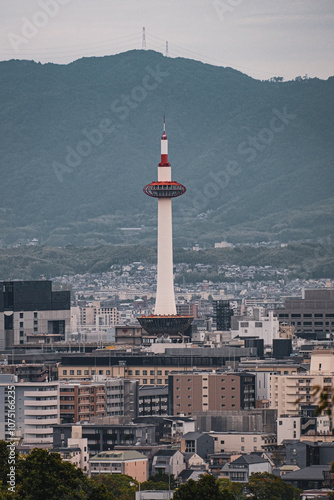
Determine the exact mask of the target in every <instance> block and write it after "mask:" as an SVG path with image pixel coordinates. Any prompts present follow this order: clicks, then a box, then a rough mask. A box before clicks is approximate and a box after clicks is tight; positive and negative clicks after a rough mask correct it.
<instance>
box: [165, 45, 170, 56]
mask: <svg viewBox="0 0 334 500" xmlns="http://www.w3.org/2000/svg"><path fill="white" fill-rule="evenodd" d="M165 56H166V57H169V54H168V42H166V51H165Z"/></svg>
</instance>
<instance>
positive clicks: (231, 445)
mask: <svg viewBox="0 0 334 500" xmlns="http://www.w3.org/2000/svg"><path fill="white" fill-rule="evenodd" d="M210 436H212V438H213V440H214V453H237V454H239V453H240V452H241V453H251V452H253V451H270V450H273V449H274V448H275V447H276V434H275V433H268V432H236V431H229V432H210Z"/></svg>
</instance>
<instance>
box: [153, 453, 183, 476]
mask: <svg viewBox="0 0 334 500" xmlns="http://www.w3.org/2000/svg"><path fill="white" fill-rule="evenodd" d="M185 468H186V464H185V461H184V456H183V455H182V453H181V452H180V451H179V450H171V449H163V450H159V451H158V452H157V453H156V454H155V455H154V457H153V462H152V474H153V475H154V474H158V473H159V472H161V473H164V474H168V475H170V474H173V475H174V477H177V476H178V475H179V474H180V472H181V471H183V470H184V469H185Z"/></svg>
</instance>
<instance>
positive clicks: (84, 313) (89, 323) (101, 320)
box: [71, 300, 120, 329]
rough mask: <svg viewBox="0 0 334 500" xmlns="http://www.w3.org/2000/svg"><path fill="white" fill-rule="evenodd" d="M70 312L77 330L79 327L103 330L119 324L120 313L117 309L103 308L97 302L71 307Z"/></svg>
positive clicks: (101, 304) (103, 306)
mask: <svg viewBox="0 0 334 500" xmlns="http://www.w3.org/2000/svg"><path fill="white" fill-rule="evenodd" d="M71 312H72V315H73V317H74V318H75V323H76V326H77V327H78V328H79V329H80V327H91V328H93V329H105V328H108V327H114V326H115V325H117V324H119V322H120V313H119V311H118V309H117V307H109V306H105V305H103V303H101V302H100V301H98V300H94V301H92V302H90V303H88V304H87V305H79V306H75V307H72V309H71Z"/></svg>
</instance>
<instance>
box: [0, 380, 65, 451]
mask: <svg viewBox="0 0 334 500" xmlns="http://www.w3.org/2000/svg"><path fill="white" fill-rule="evenodd" d="M10 391H11V392H10ZM13 393H14V395H15V419H12V420H15V426H12V424H11V421H10V420H9V419H8V412H9V400H10V398H9V394H13ZM59 407H60V396H59V383H58V382H41V383H38V382H17V381H15V379H14V378H13V376H11V375H0V439H4V440H5V439H9V437H11V436H12V435H9V431H10V430H11V431H14V435H15V437H16V438H18V439H19V438H22V439H23V443H24V444H27V445H36V446H43V447H51V446H52V440H53V426H54V425H56V424H59V423H60V412H59Z"/></svg>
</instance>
